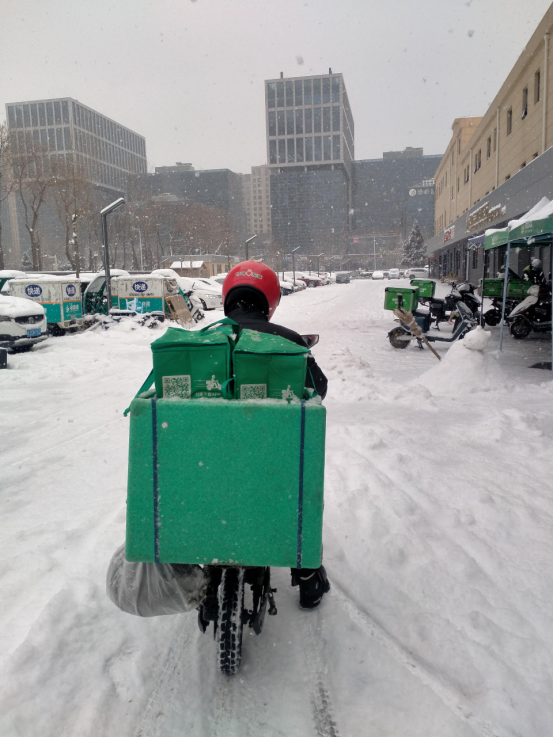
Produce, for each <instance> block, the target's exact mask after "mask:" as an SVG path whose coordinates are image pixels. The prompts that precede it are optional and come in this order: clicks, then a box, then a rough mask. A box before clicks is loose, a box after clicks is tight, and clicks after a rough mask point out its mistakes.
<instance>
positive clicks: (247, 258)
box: [245, 233, 257, 261]
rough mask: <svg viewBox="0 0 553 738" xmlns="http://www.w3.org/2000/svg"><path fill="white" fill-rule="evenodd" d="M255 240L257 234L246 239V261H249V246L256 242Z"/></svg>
mask: <svg viewBox="0 0 553 738" xmlns="http://www.w3.org/2000/svg"><path fill="white" fill-rule="evenodd" d="M254 238H257V233H255V234H254V235H253V236H250V237H249V238H247V239H246V243H245V246H246V261H248V260H249V257H248V246H249V245H250V243H251V242H252V241H253V240H254Z"/></svg>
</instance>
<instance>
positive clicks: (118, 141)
mask: <svg viewBox="0 0 553 738" xmlns="http://www.w3.org/2000/svg"><path fill="white" fill-rule="evenodd" d="M6 114H7V115H6V117H7V121H8V129H9V130H10V131H13V132H14V133H15V138H16V141H17V146H18V149H19V150H20V151H21V152H22V153H23V152H24V150H25V148H26V147H27V146H29V144H30V145H32V146H34V147H35V149H36V148H37V147H40V149H41V150H42V151H43V152H44V153H45V154H48V155H49V156H56V157H57V159H58V160H61V161H64V160H65V161H67V160H69V161H71V160H72V157H75V161H76V162H78V163H79V164H82V165H83V167H84V168H85V171H86V172H87V173H88V178H89V179H90V180H91V181H92V182H94V184H97V185H100V186H102V187H106V188H108V189H112V190H115V191H117V192H123V191H124V190H125V189H126V184H127V178H128V175H129V174H139V173H141V172H146V171H147V166H146V139H145V138H144V136H140V135H139V134H138V133H134V131H131V130H130V129H129V128H126V127H125V126H122V125H121V124H120V123H116V122H115V121H114V120H111V118H107V117H106V116H105V115H102V114H101V113H97V112H96V111H95V110H92V108H88V107H87V106H86V105H83V104H82V103H80V102H78V101H77V100H73V99H72V98H70V97H66V98H60V99H56V100H34V101H32V102H20V103H8V104H7V105H6Z"/></svg>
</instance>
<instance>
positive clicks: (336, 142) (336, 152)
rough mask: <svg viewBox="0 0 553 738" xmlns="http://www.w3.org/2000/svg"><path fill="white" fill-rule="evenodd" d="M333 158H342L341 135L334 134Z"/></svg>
mask: <svg viewBox="0 0 553 738" xmlns="http://www.w3.org/2000/svg"><path fill="white" fill-rule="evenodd" d="M332 158H333V159H339V158H340V136H332Z"/></svg>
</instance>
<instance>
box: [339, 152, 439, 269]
mask: <svg viewBox="0 0 553 738" xmlns="http://www.w3.org/2000/svg"><path fill="white" fill-rule="evenodd" d="M441 158H442V157H441V156H439V155H436V156H435V155H427V156H425V155H424V152H423V149H422V148H417V149H415V148H407V149H405V150H404V151H385V152H384V153H383V155H382V159H364V160H361V161H354V162H353V229H352V237H353V238H354V239H355V240H354V244H355V251H356V252H358V253H363V252H364V251H367V252H368V253H373V249H374V250H375V251H377V252H378V254H379V255H380V256H379V259H377V266H381V267H384V268H387V267H393V266H399V263H400V261H401V258H402V255H403V242H404V241H405V239H406V238H407V236H408V235H409V233H410V231H411V228H412V226H413V223H414V221H415V220H417V221H418V223H419V226H420V228H421V231H422V234H423V236H424V237H425V239H427V238H430V237H432V235H433V232H434V223H433V221H434V173H435V171H436V168H437V167H438V164H439V163H440V161H441ZM371 263H372V262H371ZM372 266H373V267H374V264H372Z"/></svg>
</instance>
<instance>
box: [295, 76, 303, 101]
mask: <svg viewBox="0 0 553 738" xmlns="http://www.w3.org/2000/svg"><path fill="white" fill-rule="evenodd" d="M294 91H295V93H296V105H303V93H302V85H301V79H297V80H296V81H295V82H294Z"/></svg>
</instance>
